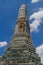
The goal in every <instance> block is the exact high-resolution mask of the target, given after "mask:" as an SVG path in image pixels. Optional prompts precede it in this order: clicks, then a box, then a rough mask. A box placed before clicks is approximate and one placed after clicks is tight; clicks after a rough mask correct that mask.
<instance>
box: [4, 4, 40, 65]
mask: <svg viewBox="0 0 43 65" xmlns="http://www.w3.org/2000/svg"><path fill="white" fill-rule="evenodd" d="M27 14H28V13H27V7H26V5H25V4H23V5H21V7H20V9H19V14H18V19H17V21H16V26H15V30H14V35H13V38H12V40H11V42H10V45H9V47H8V48H7V50H6V52H5V54H4V56H3V61H4V65H37V64H40V57H39V56H38V54H36V50H35V47H34V46H33V42H32V39H31V36H30V25H29V21H28V16H27Z"/></svg>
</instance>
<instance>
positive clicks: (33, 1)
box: [31, 0, 39, 3]
mask: <svg viewBox="0 0 43 65" xmlns="http://www.w3.org/2000/svg"><path fill="white" fill-rule="evenodd" d="M36 2H39V0H31V3H36Z"/></svg>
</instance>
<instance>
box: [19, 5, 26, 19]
mask: <svg viewBox="0 0 43 65" xmlns="http://www.w3.org/2000/svg"><path fill="white" fill-rule="evenodd" d="M26 17H27V8H26V5H25V4H23V5H21V7H20V9H19V14H18V18H26Z"/></svg>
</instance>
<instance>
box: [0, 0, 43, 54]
mask: <svg viewBox="0 0 43 65" xmlns="http://www.w3.org/2000/svg"><path fill="white" fill-rule="evenodd" d="M23 3H25V4H26V6H27V9H28V19H29V23H30V28H31V37H32V41H33V44H34V45H35V47H36V48H38V49H39V48H40V46H43V0H0V55H2V54H3V52H4V50H5V48H6V46H8V44H9V42H10V40H11V38H12V36H13V34H14V28H15V24H16V20H17V17H18V11H19V8H20V6H21V4H23ZM42 50H43V49H42ZM39 54H40V52H39Z"/></svg>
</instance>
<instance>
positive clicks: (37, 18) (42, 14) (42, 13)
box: [29, 8, 43, 32]
mask: <svg viewBox="0 0 43 65" xmlns="http://www.w3.org/2000/svg"><path fill="white" fill-rule="evenodd" d="M29 19H30V20H32V19H34V20H33V22H32V23H31V24H30V28H31V32H33V31H36V32H38V31H39V29H38V27H39V26H40V25H41V23H42V21H41V20H42V19H43V8H40V9H39V11H38V12H34V13H33V14H32V15H31V16H30V18H29Z"/></svg>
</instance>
